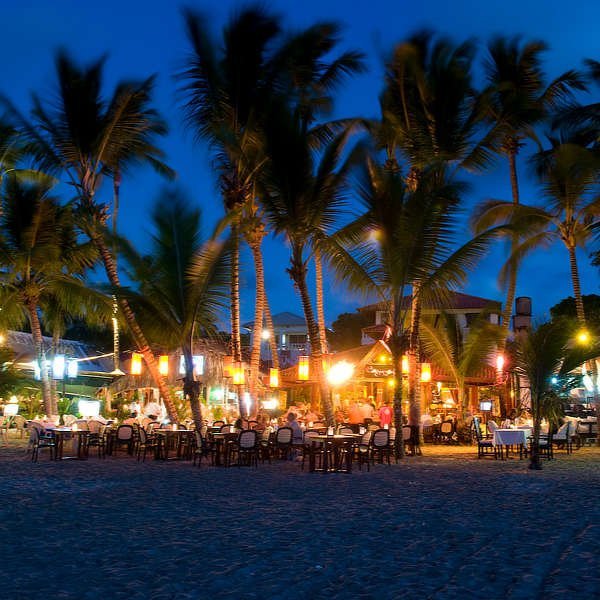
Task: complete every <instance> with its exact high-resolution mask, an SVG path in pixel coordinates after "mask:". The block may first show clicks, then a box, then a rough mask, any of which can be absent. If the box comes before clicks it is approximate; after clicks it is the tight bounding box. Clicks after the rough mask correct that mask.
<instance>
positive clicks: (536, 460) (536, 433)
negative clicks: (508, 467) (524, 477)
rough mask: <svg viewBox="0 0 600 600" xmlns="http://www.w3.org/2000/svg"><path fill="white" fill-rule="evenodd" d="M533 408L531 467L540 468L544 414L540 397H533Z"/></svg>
mask: <svg viewBox="0 0 600 600" xmlns="http://www.w3.org/2000/svg"><path fill="white" fill-rule="evenodd" d="M531 408H532V409H533V440H532V441H531V461H530V463H529V468H530V469H535V470H539V469H541V468H542V463H541V462H540V429H541V424H542V415H541V414H540V403H539V398H533V397H532V398H531ZM548 443H550V441H549V440H548Z"/></svg>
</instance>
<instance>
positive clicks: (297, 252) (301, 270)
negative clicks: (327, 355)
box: [289, 247, 334, 425]
mask: <svg viewBox="0 0 600 600" xmlns="http://www.w3.org/2000/svg"><path fill="white" fill-rule="evenodd" d="M291 263H292V266H291V268H290V270H289V271H290V275H291V276H292V279H293V281H294V284H295V285H296V288H297V289H298V292H299V293H300V300H301V301H302V309H303V310H304V318H305V320H306V326H307V328H308V337H309V340H310V356H311V359H312V360H311V367H312V368H314V369H315V370H316V375H317V381H318V382H319V389H320V392H321V403H322V405H323V412H324V413H325V420H326V421H327V424H328V425H333V424H334V415H333V406H332V403H331V397H330V394H329V389H328V387H327V385H326V384H325V381H324V377H323V363H322V360H321V358H322V354H321V345H320V344H319V327H318V325H317V321H316V320H315V315H314V312H313V308H312V303H311V300H310V294H309V293H308V285H307V283H306V266H305V264H304V261H303V260H302V250H301V248H298V247H294V248H293V249H292V260H291Z"/></svg>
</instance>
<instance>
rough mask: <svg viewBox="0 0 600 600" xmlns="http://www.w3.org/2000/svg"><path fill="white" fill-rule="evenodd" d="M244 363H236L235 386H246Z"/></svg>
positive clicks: (234, 368) (234, 372)
mask: <svg viewBox="0 0 600 600" xmlns="http://www.w3.org/2000/svg"><path fill="white" fill-rule="evenodd" d="M245 374H246V373H245V369H244V363H240V362H238V363H235V366H234V367H233V375H232V377H233V385H244V383H245V381H246V377H245Z"/></svg>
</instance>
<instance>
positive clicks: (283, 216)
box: [260, 103, 350, 424]
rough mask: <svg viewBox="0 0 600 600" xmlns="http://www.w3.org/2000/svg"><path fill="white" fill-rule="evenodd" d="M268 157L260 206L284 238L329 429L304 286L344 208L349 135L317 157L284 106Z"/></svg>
mask: <svg viewBox="0 0 600 600" xmlns="http://www.w3.org/2000/svg"><path fill="white" fill-rule="evenodd" d="M265 130H266V136H265V137H266V145H267V149H268V154H269V163H268V166H267V172H266V175H265V177H264V178H263V180H262V185H263V189H262V191H261V195H260V200H261V204H262V206H263V209H264V212H265V215H266V218H267V220H268V223H269V225H270V226H271V228H272V229H273V231H274V233H275V234H276V235H281V236H283V237H284V238H285V240H286V242H287V245H288V246H289V248H290V266H289V268H288V269H287V271H288V274H289V276H290V278H291V279H292V281H293V283H294V287H295V288H296V290H297V291H298V293H299V294H300V300H301V302H302V308H303V311H304V317H305V319H306V325H307V328H308V337H309V343H310V353H311V357H312V368H313V369H316V374H317V379H318V381H319V382H320V385H321V388H322V391H321V400H322V403H323V408H324V412H325V417H326V419H327V421H328V422H329V423H330V424H333V408H332V406H331V403H330V401H329V394H328V393H327V392H326V389H325V383H324V381H323V379H322V361H321V356H322V346H321V341H320V335H319V327H318V325H317V320H316V318H315V313H314V309H313V304H312V299H311V296H310V292H309V289H308V285H307V274H308V262H309V260H310V253H311V250H312V249H314V248H316V247H319V246H322V244H324V243H325V238H326V237H327V236H328V234H330V233H331V232H332V230H333V226H334V224H335V223H336V221H337V219H338V217H339V213H340V210H341V209H342V208H343V206H344V191H345V184H346V179H347V175H348V170H349V166H350V162H349V161H347V160H346V161H343V160H342V152H343V150H344V146H345V143H346V140H347V139H348V136H349V135H350V130H348V129H347V130H345V131H343V132H342V133H340V134H338V135H336V137H335V138H334V139H333V140H332V141H331V142H330V143H329V144H328V145H327V146H326V147H325V149H324V150H323V152H322V154H321V155H320V156H317V155H316V152H315V150H314V147H315V145H318V140H317V139H315V136H316V134H317V130H315V129H311V130H306V129H305V128H304V126H303V122H302V121H301V120H300V119H298V118H297V115H296V114H294V113H293V112H292V111H290V108H289V107H288V106H286V105H285V104H284V103H280V104H279V106H277V107H275V106H273V107H272V110H271V118H270V122H269V124H267V125H265Z"/></svg>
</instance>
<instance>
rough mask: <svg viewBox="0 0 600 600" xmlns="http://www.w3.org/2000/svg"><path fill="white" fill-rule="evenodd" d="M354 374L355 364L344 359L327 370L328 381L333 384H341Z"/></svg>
mask: <svg viewBox="0 0 600 600" xmlns="http://www.w3.org/2000/svg"><path fill="white" fill-rule="evenodd" d="M352 375H354V365H353V364H351V363H349V362H347V361H345V360H342V361H340V362H337V363H335V364H334V365H333V366H332V367H331V368H330V369H329V371H328V372H327V381H329V383H330V384H331V385H341V384H342V383H344V382H346V381H348V379H350V378H351V377H352Z"/></svg>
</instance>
